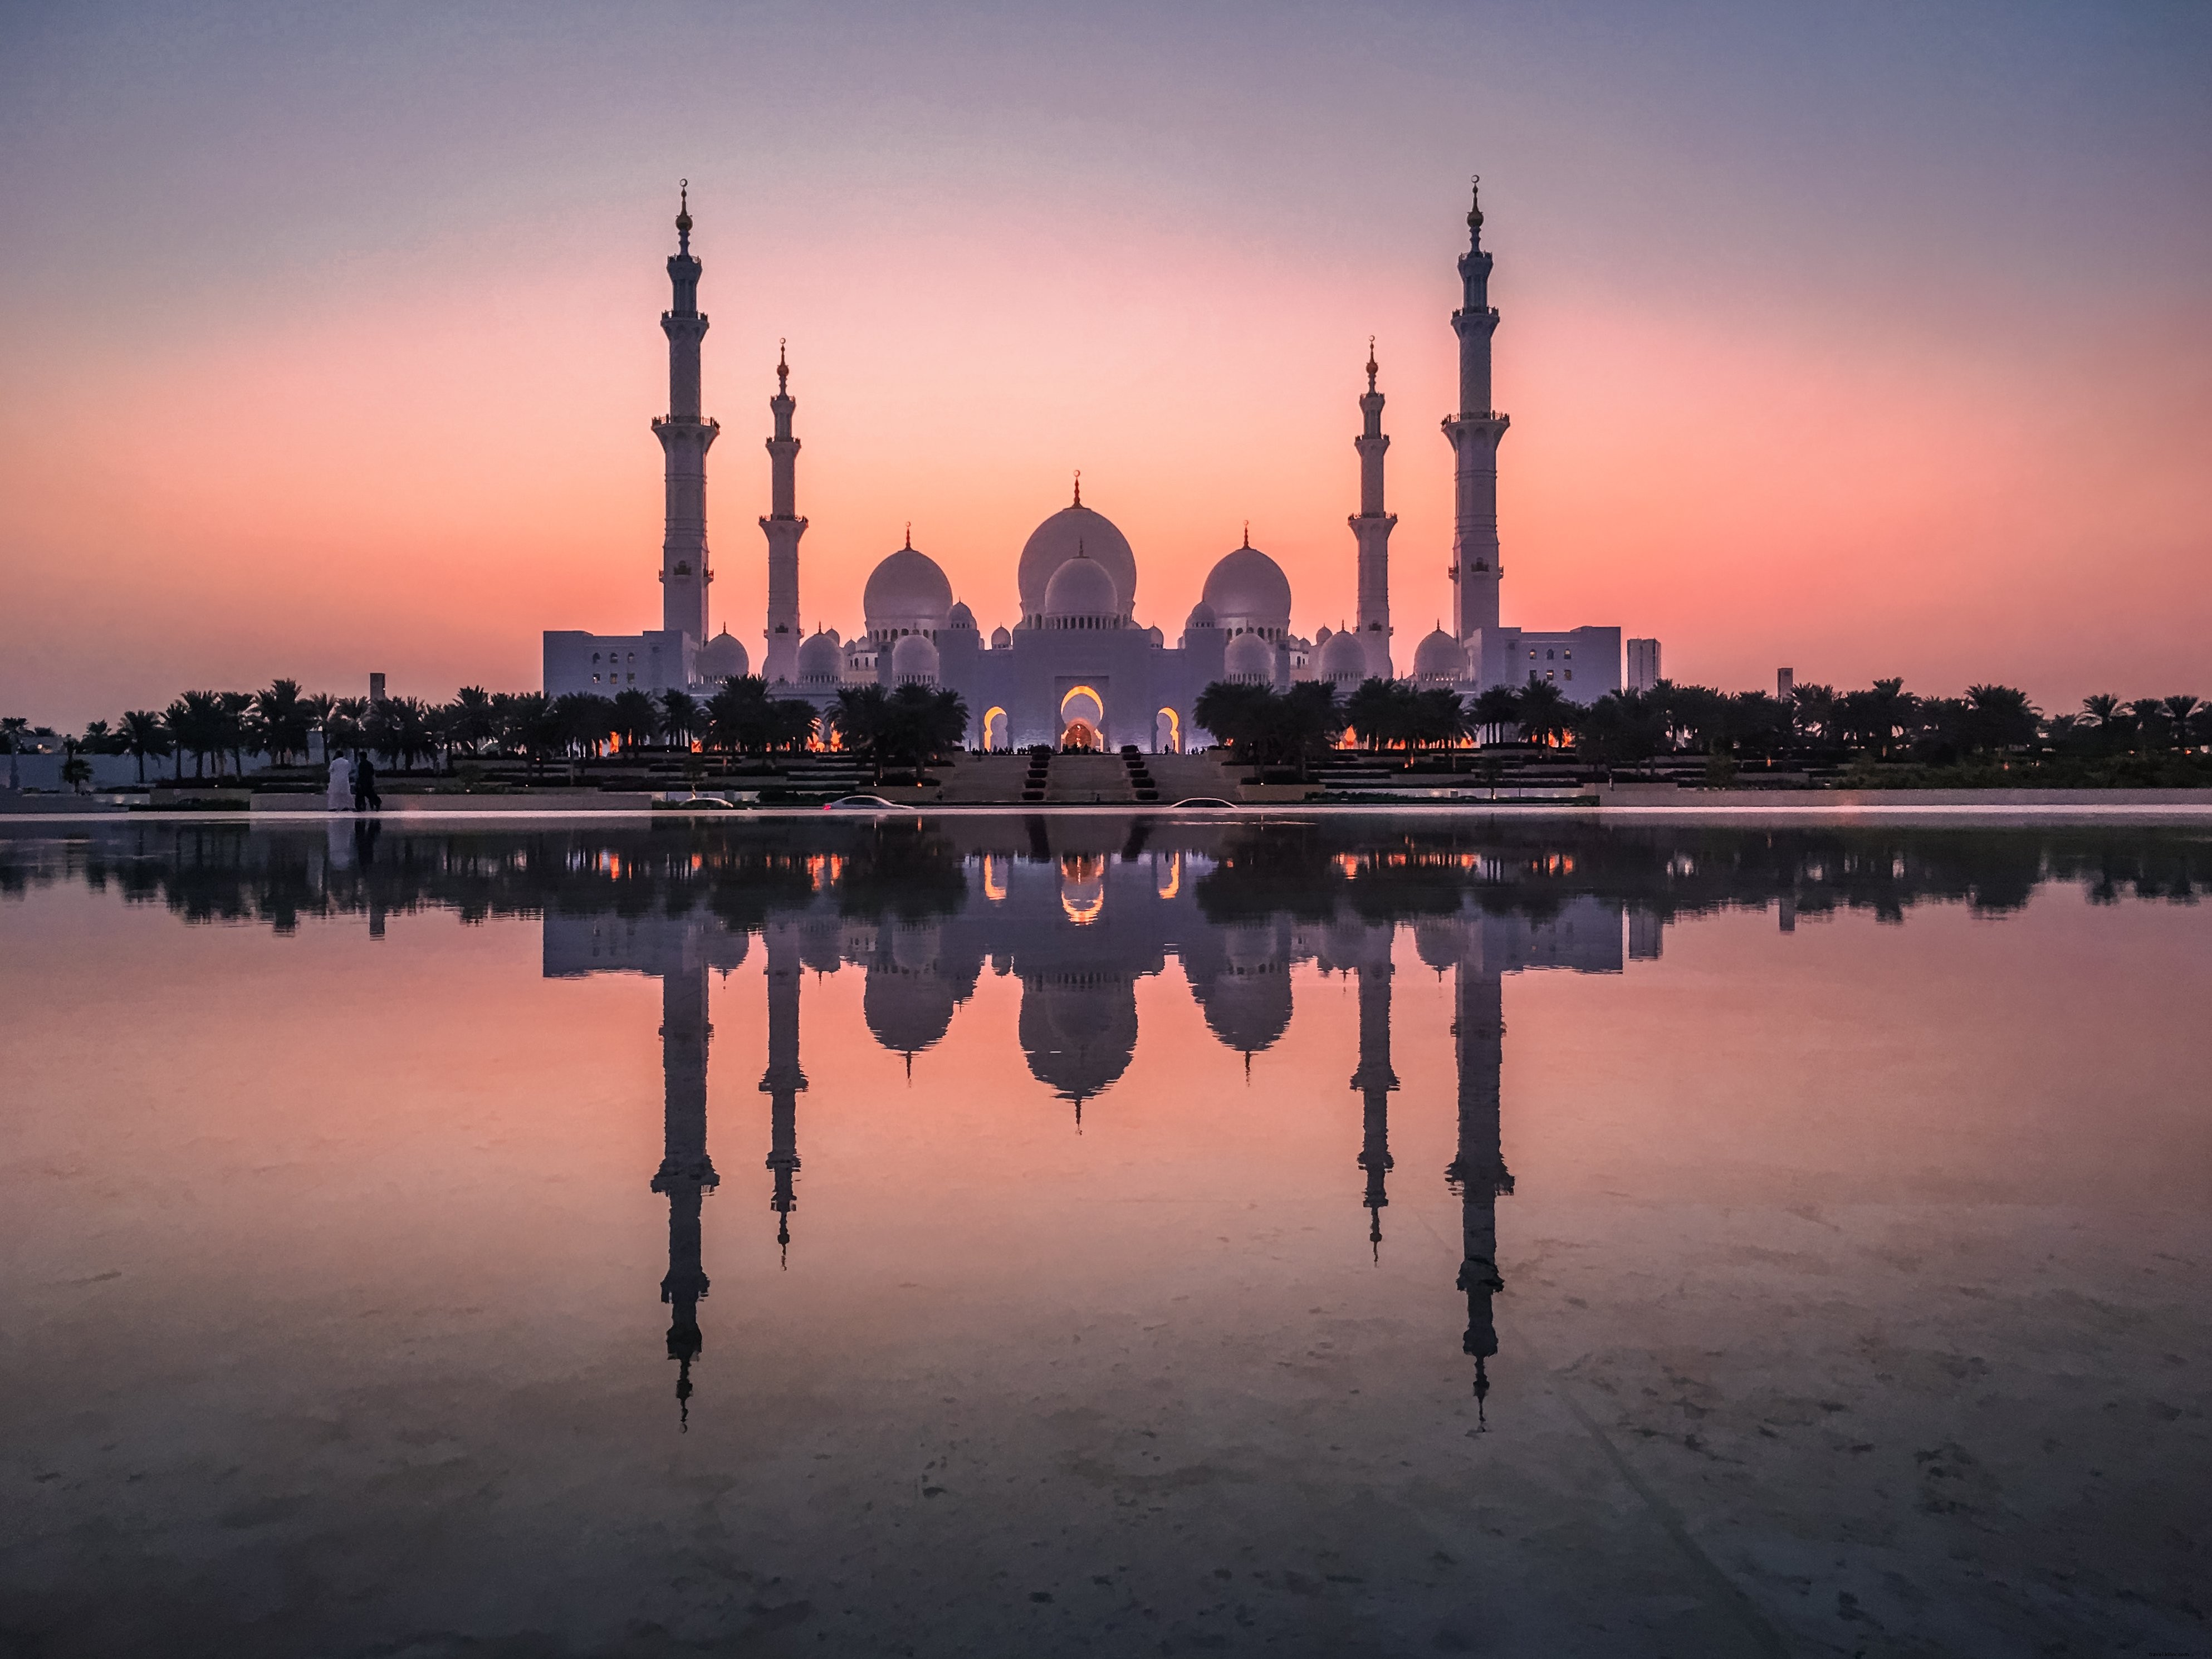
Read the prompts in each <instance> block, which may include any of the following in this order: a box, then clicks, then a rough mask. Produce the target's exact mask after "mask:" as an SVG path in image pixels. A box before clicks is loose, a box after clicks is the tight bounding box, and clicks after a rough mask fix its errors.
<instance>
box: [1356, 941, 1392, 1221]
mask: <svg viewBox="0 0 2212 1659" xmlns="http://www.w3.org/2000/svg"><path fill="white" fill-rule="evenodd" d="M1390 971H1391V969H1390V946H1389V941H1388V940H1387V939H1386V940H1385V942H1384V944H1383V949H1382V951H1381V952H1380V959H1379V960H1370V961H1365V962H1362V963H1360V964H1359V969H1358V972H1359V1069H1358V1071H1356V1072H1354V1073H1352V1087H1353V1088H1355V1089H1357V1090H1358V1091H1359V1095H1360V1101H1361V1104H1362V1106H1363V1107H1364V1110H1363V1111H1362V1113H1361V1115H1360V1128H1361V1134H1360V1141H1359V1167H1360V1168H1361V1169H1363V1170H1365V1171H1366V1172H1367V1197H1366V1205H1367V1221H1368V1225H1367V1242H1368V1243H1369V1244H1370V1245H1371V1246H1373V1248H1374V1250H1375V1255H1376V1260H1377V1261H1380V1260H1381V1259H1382V1255H1383V1210H1384V1208H1385V1207H1387V1206H1389V1202H1390V1195H1389V1192H1388V1191H1387V1190H1386V1188H1385V1186H1384V1183H1385V1182H1386V1181H1387V1180H1388V1178H1389V1173H1390V1169H1391V1158H1390V1091H1392V1090H1393V1089H1395V1088H1396V1087H1397V1086H1398V1074H1397V1073H1395V1072H1394V1071H1392V1070H1391V1069H1390Z"/></svg>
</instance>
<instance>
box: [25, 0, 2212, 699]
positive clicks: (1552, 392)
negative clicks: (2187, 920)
mask: <svg viewBox="0 0 2212 1659" xmlns="http://www.w3.org/2000/svg"><path fill="white" fill-rule="evenodd" d="M2208 85H2212V9H2207V8H2205V7H2203V6H2201V5H2195V4H2191V5H2161V4H2156V3H2148V0H2145V3H2131V4H2127V5H2124V6H2097V5H2090V4H2081V5H2071V6H2056V5H2002V6H1989V7H1971V6H1956V5H1936V6H1928V7H1914V8H1905V7H1881V8H1875V7H1853V8H1832V7H1817V8H1816V7H1812V6H1777V5H1768V4H1761V5H1746V6H1726V5H1692V4H1685V5H1677V6H1663V7H1656V6H1650V5H1646V4H1620V5H1611V6H1605V5H1591V6H1583V7H1577V8H1573V9H1558V8H1540V7H1536V6H1534V5H1530V6H1518V7H1504V6H1487V5H1452V6H1445V5H1437V6H1423V5H1418V4H1406V3H1395V4H1378V5H1372V6H1361V7H1346V6H1338V7H1325V8H1324V7H1300V6H1296V5H1269V6H1264V7H1263V6H1249V7H1245V6H1233V5H1220V6H1188V5H1183V6H1165V7H1156V8H1155V7H1144V6H1128V7H1113V8H1104V7H1097V8H1083V9H1073V8H1048V7H1042V6H1035V7H1012V6H992V5H982V4H967V5H950V6H947V5H932V4H926V3H925V4H913V5H904V6H899V7H896V8H894V7H883V8H878V9H863V8H850V7H839V6H835V5H816V6H805V7H766V6H761V7H745V6H705V5H698V6H674V5H670V6H653V7H647V6H637V7H605V8H599V7H585V6H574V5H562V4H555V3H546V4H533V5H527V6H525V5H515V6H512V7H500V6H493V5H477V6H468V7H461V8H451V9H433V8H422V7H398V6H384V5H377V4H367V5H361V6H355V7H349V8H343V9H337V8H324V7H300V8H290V7H284V6H276V5H261V6H253V7H234V8H233V7H207V6H193V5H185V4H173V5H162V6H153V5H143V6H136V7H127V6H102V5H97V4H94V5H83V6H75V5H73V6H70V7H57V6H51V5H38V4H31V3H22V0H0V223H4V224H5V226H6V227H7V234H6V235H5V236H4V238H0V317H4V319H5V325H4V337H5V340H6V343H7V360H6V368H5V372H4V374H0V616H4V617H6V619H7V622H8V628H7V636H8V649H7V651H6V653H4V660H0V712H5V713H9V714H26V715H28V716H30V717H31V718H32V719H33V720H35V721H39V722H42V723H47V724H52V725H55V726H64V727H74V726H81V725H82V723H83V722H84V721H85V720H88V719H90V718H93V717H96V716H105V717H107V718H111V719H112V717H113V716H114V715H115V714H117V713H118V712H119V711H120V710H122V709H124V708H137V707H143V706H154V707H159V706H160V705H161V704H162V703H164V702H167V700H168V699H169V698H170V697H172V696H174V695H176V693H177V692H178V691H179V690H183V689H185V687H187V686H199V685H206V686H223V687H230V686H236V687H250V686H253V685H258V684H265V683H266V682H267V681H268V680H269V679H270V678H271V677H273V676H276V675H280V674H283V675H290V676H292V677H294V678H298V679H300V680H301V681H303V682H304V683H306V684H308V685H309V686H310V687H313V688H322V689H333V690H342V691H349V692H356V693H358V692H360V691H362V690H365V682H366V677H367V675H368V673H369V672H370V671H372V670H381V671H386V673H388V675H389V676H390V680H391V686H392V690H393V691H394V692H397V693H404V694H410V695H416V696H426V697H435V698H443V697H447V696H451V695H452V693H453V690H454V689H455V688H456V687H457V686H458V685H460V684H471V683H475V684H484V685H487V686H489V687H492V688H493V689H495V690H499V689H507V690H527V689H534V688H536V687H537V686H538V684H539V678H538V677H539V634H540V630H542V629H546V628H584V629H599V630H607V631H616V630H625V631H626V630H632V629H639V628H643V627H647V626H657V625H658V621H659V587H658V585H657V584H656V582H655V580H654V573H655V572H656V570H657V569H658V567H659V543H660V509H661V482H660V468H661V459H660V452H659V446H658V445H657V444H656V443H655V442H654V441H653V436H652V435H651V432H650V430H649V428H648V425H647V422H648V421H649V419H650V417H651V416H653V415H654V414H656V413H658V412H660V411H661V410H663V409H665V406H666V401H667V385H666V347H665V342H664V340H663V338H662V337H661V334H660V331H659V325H658V323H659V312H660V311H661V309H662V308H663V307H665V305H666V303H667V299H668V285H667V278H666V276H665V270H664V267H663V262H664V261H665V258H666V257H667V255H668V254H669V253H670V252H671V251H672V250H673V245H674V233H673V230H672V228H671V223H670V221H671V218H672V216H673V215H674V212H675V209H676V182H677V180H678V178H681V177H688V178H689V179H690V181H691V204H692V210H693V212H694V214H695V215H696V218H697V221H698V225H697V229H696V233H695V238H694V246H695V249H696V252H698V253H699V254H700V256H701V257H702V258H703V260H704V262H705V266H706V271H705V276H704V279H703V282H702V293H701V304H702V308H703V309H705V310H706V311H708V313H709V314H710V315H711V317H712V319H713V326H712V329H711V331H709V333H708V336H707V338H706V343H705V376H706V399H705V402H706V408H707V410H708V413H709V414H712V415H714V416H717V417H719V418H720V422H721V424H722V434H721V438H720V442H719V443H718V444H717V446H716V447H715V448H714V452H713V453H712V454H711V455H710V457H709V459H708V512H709V526H710V536H711V539H712V543H713V546H714V552H715V564H716V568H717V571H718V575H719V580H717V582H716V584H715V586H714V592H713V597H712V602H713V606H714V622H715V624H716V625H717V626H720V625H721V624H722V623H728V625H729V626H730V627H731V628H732V630H733V631H734V632H736V633H738V635H740V637H741V638H743V639H744V641H745V643H746V645H747V647H748V649H749V650H750V651H751V652H752V653H753V657H754V660H755V662H756V663H757V662H758V660H759V656H760V648H761V639H760V635H761V628H762V614H763V600H764V592H765V571H764V558H763V552H764V542H763V538H762V537H761V534H760V532H759V530H758V529H757V526H756V524H755V522H754V520H756V519H757V516H758V515H759V514H760V513H763V512H764V511H766V508H767V496H768V459H767V456H766V454H765V453H764V452H763V448H762V447H761V442H762V440H763V438H764V437H765V435H766V434H767V431H768V422H769V416H768V411H767V409H766V407H765V404H766V399H767V398H768V397H769V393H770V392H772V391H773V389H774V384H775V381H774V375H773V373H772V371H773V368H774V364H775V354H776V345H777V341H778V339H779V338H780V337H787V338H788V340H789V342H790V352H791V360H792V363H793V392H794V394H795V395H796V396H797V397H798V398H799V414H798V419H797V429H798V433H799V436H800V438H801V439H802V441H803V442H804V445H805V448H804V451H803V453H802V454H801V455H800V458H799V510H800V511H801V512H803V513H805V514H807V515H808V517H809V518H810V519H811V528H810V529H809V530H808V532H807V534H806V538H805V542H804V544H803V546H802V550H801V570H802V574H801V588H800V592H801V606H802V611H803V614H804V617H805V621H806V623H807V624H808V625H809V626H810V627H811V626H812V625H813V624H814V623H817V622H819V623H823V624H824V625H828V626H832V627H836V628H837V629H841V630H843V631H846V632H848V633H849V632H850V631H851V630H853V629H855V628H857V627H858V626H859V623H860V586H861V583H862V582H863V580H865V578H866V572H867V570H868V568H870V567H871V565H872V563H873V562H874V561H875V560H876V559H878V558H879V557H880V556H882V555H883V554H884V553H885V552H887V551H889V550H891V549H893V548H896V546H897V545H898V544H899V541H900V538H901V534H902V530H903V527H904V526H905V525H906V524H907V523H908V522H909V521H911V523H912V525H913V527H914V532H913V533H914V541H915V545H916V546H918V547H920V548H921V549H923V550H925V551H927V552H928V553H930V554H932V555H933V556H935V557H936V558H937V559H938V561H939V562H940V563H941V564H942V565H943V566H944V567H945V570H946V572H947V574H949V575H950V576H951V580H952V584H953V586H954V589H955V591H956V592H957V594H958V595H959V596H960V597H961V598H963V599H966V600H967V601H968V602H969V604H970V605H972V606H973V608H974V609H975V613H976V616H977V617H978V620H979V621H980V623H981V625H982V626H983V627H984V628H985V629H990V628H992V627H994V626H996V625H998V624H1000V623H1011V622H1012V621H1013V620H1014V619H1015V597H1014V590H1013V566H1014V559H1015V556H1016V555H1017V553H1018V550H1019V549H1020V546H1021V544H1022V541H1023V539H1024V538H1025V536H1026V535H1027V533H1028V532H1029V531H1030V528H1031V527H1032V526H1034V525H1035V524H1036V521H1037V520H1040V519H1042V517H1044V516H1045V515H1046V514H1047V513H1050V512H1052V511H1054V509H1056V508H1057V507H1060V506H1062V505H1064V504H1065V503H1066V499H1067V491H1068V481H1069V476H1070V474H1071V472H1072V471H1073V470H1074V469H1077V468H1080V469H1081V470H1082V473H1083V482H1084V496H1085V502H1086V504H1088V505H1090V506H1092V507H1097V508H1098V509H1099V510H1101V511H1103V512H1104V513H1107V514H1109V516H1110V517H1112V518H1113V519H1114V520H1115V521H1116V522H1117V523H1118V524H1119V525H1120V526H1121V528H1122V529H1123V531H1124V532H1126V533H1127V535H1128V537H1129V539H1130V541H1131V542H1132V544H1133V545H1134V547H1135V549H1136V550H1137V555H1138V558H1139V570H1140V580H1139V590H1138V592H1137V595H1136V607H1137V611H1138V617H1139V621H1140V622H1145V623H1158V624H1159V625H1161V626H1162V627H1163V628H1164V629H1166V631H1167V633H1168V634H1169V635H1170V638H1172V637H1173V635H1175V634H1176V632H1177V630H1178V629H1179V628H1180V626H1181V623H1182V617H1183V616H1184V614H1185V613H1186V612H1187V611H1188V609H1189V607H1190V605H1192V604H1193V603H1194V600H1195V599H1197V597H1198V592H1199V588H1200V584H1201V582H1202V581H1203V580H1204V576H1205V572H1206V568H1207V566H1208V565H1210V563H1211V562H1212V561H1213V560H1214V559H1215V558H1216V557H1218V556H1219V555H1220V554H1221V553H1223V552H1224V551H1226V550H1228V549H1230V548H1232V547H1234V546H1235V545H1236V544H1237V540H1238V537H1239V533H1240V531H1241V529H1242V526H1243V523H1244V521H1245V520H1249V521H1250V524H1251V535H1252V540H1253V543H1254V544H1255V545H1257V546H1260V547H1263V548H1265V549H1267V550H1268V551H1269V552H1271V553H1273V555H1274V556H1276V557H1277V558H1278V559H1279V561H1280V562H1281V563H1282V564H1283V566H1284V567H1285V569H1286V570H1287V571H1288V573H1289V574H1290V576H1291V582H1292V586H1293V589H1294V592H1295V593H1296V608H1295V612H1294V618H1293V620H1294V625H1295V626H1296V628H1297V630H1298V631H1299V632H1301V633H1304V634H1307V635H1311V634H1312V633H1313V632H1314V631H1315V630H1316V629H1318V628H1320V627H1321V626H1322V625H1324V624H1326V625H1329V626H1335V625H1337V624H1339V623H1340V622H1342V621H1343V620H1345V619H1346V618H1347V617H1349V616H1350V614H1351V611H1352V572H1353V545H1352V537H1351V534H1350V532H1349V531H1348V530H1347V528H1346V525H1345V517H1346V514H1347V513H1351V512H1352V511H1354V510H1355V509H1356V507H1357V477H1358V474H1357V463H1356V458H1355V457H1354V455H1353V453H1352V444H1351V440H1352V435H1353V434H1354V433H1355V432H1356V431H1357V429H1358V410H1357V408H1356V406H1355V402H1354V400H1355V398H1356V397H1357V395H1358V392H1359V391H1360V390H1361V388H1362V384H1363V382H1362V377H1361V375H1360V373H1359V366H1360V364H1361V362H1363V361H1364V358H1365V356H1366V352H1367V338H1368V336H1369V335H1370V334H1373V335H1375V336H1376V340H1377V343H1376V350H1377V354H1378V356H1379V357H1380V360H1381V362H1382V368H1383V381H1382V384H1383V391H1384V392H1386V393H1387V394H1388V396H1389V407H1388V410H1386V412H1385V415H1384V417H1383V418H1384V426H1385V429H1386V430H1388V431H1389V432H1390V433H1391V435H1393V439H1394V443H1393V447H1392V448H1391V451H1390V454H1389V495H1390V506H1391V507H1392V508H1393V510H1395V512H1396V513H1398V514H1399V515H1400V522H1399V525H1398V528H1397V531H1396V532H1395V537H1394V538H1393V541H1392V546H1391V551H1392V556H1393V557H1392V570H1393V596H1392V597H1393V605H1394V612H1395V621H1396V623H1397V630H1398V636H1397V642H1396V647H1395V648H1396V654H1397V657H1398V660H1399V662H1400V665H1401V667H1403V666H1404V665H1406V664H1407V662H1408V661H1409V660H1410V658H1411V654H1412V650H1413V642H1414V641H1416V640H1418V638H1419V636H1420V635H1421V634H1423V633H1425V631H1427V629H1429V628H1430V626H1431V624H1432V623H1433V622H1434V621H1435V620H1436V619H1437V617H1441V616H1443V614H1444V613H1445V611H1446V606H1447V599H1446V593H1447V588H1448V583H1447V581H1446V579H1445V574H1444V571H1445V566H1446V563H1447V559H1448V554H1449V543H1450V531H1451V526H1450V519H1449V512H1450V488H1449V481H1450V471H1449V469H1450V453H1449V450H1448V448H1447V447H1446V446H1445V444H1444V442H1443V438H1442V437H1441V435H1439V433H1438V431H1437V422H1438V420H1439V418H1440V417H1441V416H1443V414H1445V413H1446V412H1448V411H1449V410H1450V408H1451V407H1452V405H1453V404H1454V402H1455V385H1454V374H1455V356H1454V347H1453V340H1452V336H1451V333H1450V331H1449V321H1448V319H1449V313H1450V312H1451V310H1452V308H1453V307H1454V306H1455V304H1456V303H1457V299H1458V292H1457V289H1458V284H1457V278H1456V276H1455V272H1454V270H1453V266H1452V261H1453V260H1454V258H1455V257H1456V256H1457V254H1458V253H1459V252H1461V251H1462V248H1463V247H1464V246H1465V240H1466V226H1465V221H1464V214H1465V212H1466V206H1467V201H1466V195H1467V179H1468V174H1469V173H1473V172H1475V171H1480V173H1482V175H1483V181H1484V182H1483V206H1484V209H1485V212H1486V216H1487V223H1486V228H1485V240H1486V245H1487V246H1490V247H1491V248H1492V250H1493V251H1494V252H1495V253H1496V255H1497V258H1498V268H1497V274H1496V276H1495V277H1494V278H1493V281H1492V291H1491V297H1492V301H1493V302H1494V303H1495V304H1497V305H1498V307H1499V308H1500V310H1501V311H1502V313H1503V317H1504V320H1503V324H1502V325H1501V327H1500V329H1499V331H1498V337H1497V386H1498V403H1499V404H1500V405H1501V406H1502V407H1503V408H1504V409H1505V410H1507V411H1509V412H1510V414H1511V416H1512V418H1513V426H1512V429H1511V432H1510V435H1508V437H1507V439H1506V441H1505V443H1504V447H1503V449H1502V451H1501V454H1500V486H1499V488H1500V516H1501V534H1502V537H1503V544H1504V571H1505V582H1504V617H1505V620H1506V621H1507V622H1509V623H1517V624H1521V625H1523V626H1531V627H1547V628H1564V627H1572V626H1576V625H1579V624H1585V623H1590V624H1618V625H1619V626H1620V627H1621V628H1622V629H1623V630H1624V632H1625V633H1627V634H1631V635H1656V636H1657V637H1659V638H1660V639H1661V640H1662V641H1663V645H1664V652H1665V667H1666V670H1667V671H1668V674H1669V675H1670V676H1671V677H1672V678H1676V679H1687V680H1698V681H1703V682H1706V683H1711V684H1721V685H1723V686H1727V687H1729V688H1731V689H1748V688H1751V687H1755V686H1765V687H1767V688H1768V689H1771V686H1772V683H1773V673H1774V670H1775V668H1776V667H1777V666H1778V665H1784V664H1787V665H1791V666H1792V667H1794V669H1795V670H1796V675H1797V678H1798V679H1799V680H1800V681H1801V682H1802V681H1806V680H1815V681H1824V682H1828V683H1832V684H1838V685H1847V684H1864V683H1865V682H1866V681H1868V680H1869V679H1871V678H1874V677H1875V676H1878V675H1890V674H1896V675H1902V676H1903V677H1905V679H1906V681H1907V683H1908V684H1910V685H1911V686H1912V687H1913V688H1914V689H1916V690H1922V691H1923V692H1928V693H1944V694H1954V693H1956V692H1957V691H1958V690H1960V689H1961V688H1962V687H1963V686H1965V685H1966V684H1968V683H1971V682H1975V681H1982V680H2000V681H2004V682H2007V683H2010V684H2019V685H2021V686H2024V687H2026V688H2027V690H2028V691H2029V693H2030V694H2031V696H2033V697H2034V698H2035V699H2036V700H2037V701H2038V702H2039V703H2041V704H2042V705H2043V706H2044V707H2045V708H2046V709H2049V710H2053V711H2056V710H2058V709H2063V708H2071V707H2073V706H2074V705H2075V703H2076V702H2078V700H2079V699H2080V698H2081V696H2083V695H2084V694H2086V693H2089V692H2094V691H2100V690H2112V691H2115V692H2118V693H2119V694H2121V695H2123V696H2148V695H2163V694H2166V693H2169V692H2175V691H2181V690H2193V691H2196V692H2197V693H2199V694H2201V695H2205V696H2212V653H2207V651H2206V648H2205V641H2206V640H2207V638H2208V635H2212V327H2208V325H2207V323H2206V320H2205V319H2206V317H2207V316H2208V314H2212V309H2208V302H2212V211H2208V204H2212V97H2208V96H2207V95H2206V90H2205V89H2206V88H2207V86H2208Z"/></svg>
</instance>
